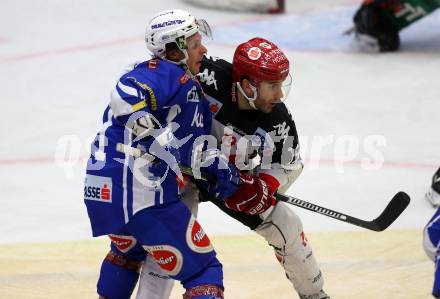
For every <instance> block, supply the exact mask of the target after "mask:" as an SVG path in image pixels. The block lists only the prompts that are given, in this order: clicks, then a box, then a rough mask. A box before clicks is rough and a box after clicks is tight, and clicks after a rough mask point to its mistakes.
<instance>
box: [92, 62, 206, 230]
mask: <svg viewBox="0 0 440 299" xmlns="http://www.w3.org/2000/svg"><path fill="white" fill-rule="evenodd" d="M146 115H148V116H150V117H151V119H152V121H153V123H154V130H153V132H149V133H148V134H146V136H139V135H136V134H134V132H136V130H138V129H147V128H145V127H144V125H145V124H144V123H143V122H139V120H140V119H142V118H143V117H145V116H146ZM211 118H212V116H211V112H210V110H209V107H208V104H207V101H206V100H205V98H204V95H203V93H202V90H201V87H200V84H199V83H198V82H197V81H196V79H193V78H191V77H190V76H189V75H188V74H186V73H185V71H184V70H183V69H182V68H181V67H179V66H177V65H175V64H172V63H170V62H168V61H165V60H159V59H153V60H149V61H145V62H142V63H139V64H135V65H134V66H133V67H131V68H130V70H128V71H127V72H126V73H125V74H124V75H123V76H122V77H121V78H120V80H119V81H118V83H117V85H116V87H115V88H114V90H113V91H112V93H111V99H110V104H109V105H108V107H107V108H106V110H105V112H104V116H103V128H102V130H101V131H100V132H99V133H98V134H97V136H96V138H95V140H94V142H93V143H92V151H91V156H90V158H89V160H88V165H87V174H86V179H85V186H84V201H85V204H86V206H87V211H88V214H89V218H90V221H91V224H92V231H93V235H94V236H99V235H104V234H109V233H117V232H119V231H120V230H121V229H122V228H123V227H124V225H125V224H126V223H127V222H128V221H129V220H130V218H131V217H132V216H133V215H134V214H136V213H137V212H139V211H140V210H142V209H145V208H152V207H154V206H156V205H163V204H167V203H171V202H173V201H176V200H179V196H178V187H177V181H176V173H175V172H174V171H173V170H172V169H173V167H174V168H175V167H176V166H177V165H178V164H179V163H181V164H185V165H190V161H191V152H192V150H193V143H194V140H195V139H196V138H197V137H199V136H201V135H208V134H209V132H210V128H211ZM141 131H142V130H141ZM171 144H173V145H171ZM121 145H123V147H125V148H136V149H138V150H139V151H141V152H149V153H152V154H154V155H155V156H156V157H159V158H156V159H155V161H154V162H151V161H149V160H146V159H144V158H142V157H136V156H133V155H130V154H127V153H124V152H121V150H120V149H121ZM164 157H166V159H165V158H164Z"/></svg>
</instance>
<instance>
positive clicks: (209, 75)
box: [197, 69, 218, 90]
mask: <svg viewBox="0 0 440 299" xmlns="http://www.w3.org/2000/svg"><path fill="white" fill-rule="evenodd" d="M197 77H199V80H200V82H202V83H205V84H206V85H208V86H211V85H214V88H215V90H218V88H217V80H216V79H215V71H211V72H209V70H208V69H204V70H203V72H201V73H198V74H197Z"/></svg>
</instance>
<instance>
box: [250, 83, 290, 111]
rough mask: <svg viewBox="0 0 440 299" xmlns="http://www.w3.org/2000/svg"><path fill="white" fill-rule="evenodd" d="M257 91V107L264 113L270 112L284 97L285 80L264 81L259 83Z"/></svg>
mask: <svg viewBox="0 0 440 299" xmlns="http://www.w3.org/2000/svg"><path fill="white" fill-rule="evenodd" d="M257 92H258V93H257V98H256V99H255V107H257V109H258V110H260V111H262V112H264V113H269V112H271V111H272V109H273V107H275V105H276V104H278V103H281V100H282V99H283V97H284V91H283V81H282V80H278V81H262V82H260V83H259V84H258V87H257Z"/></svg>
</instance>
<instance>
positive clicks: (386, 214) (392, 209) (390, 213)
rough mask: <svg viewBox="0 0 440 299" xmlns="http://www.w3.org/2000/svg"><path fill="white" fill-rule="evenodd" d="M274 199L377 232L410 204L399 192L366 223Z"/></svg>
mask: <svg viewBox="0 0 440 299" xmlns="http://www.w3.org/2000/svg"><path fill="white" fill-rule="evenodd" d="M180 169H181V171H182V172H183V173H185V174H187V175H189V176H193V172H192V169H191V168H190V167H187V166H183V165H180ZM202 176H203V174H202ZM202 179H204V180H207V181H208V180H209V179H208V178H207V177H206V176H203V177H202ZM275 198H276V199H277V200H279V201H283V202H285V203H288V204H291V205H294V206H297V207H300V208H303V209H306V210H309V211H311V212H315V213H319V214H322V215H324V216H327V217H331V218H334V219H337V220H339V221H342V222H347V223H350V224H353V225H356V226H360V227H363V228H366V229H369V230H374V231H377V232H380V231H383V230H385V229H386V228H387V227H389V226H390V225H391V224H392V223H393V222H394V221H395V220H396V219H397V218H398V217H399V216H400V214H402V212H403V211H404V210H405V209H406V207H407V206H408V205H409V203H410V197H409V195H408V194H406V193H405V192H403V191H400V192H398V193H397V194H396V195H394V197H393V198H392V199H391V201H390V202H389V203H388V205H387V207H386V208H385V210H383V212H382V213H381V214H380V215H379V217H377V218H376V219H374V220H371V221H366V220H362V219H359V218H356V217H353V216H350V215H347V214H344V213H341V212H337V211H334V210H330V209H327V208H325V207H321V206H318V205H316V204H313V203H310V202H307V201H305V200H302V199H299V198H296V197H293V196H290V195H285V194H280V193H275Z"/></svg>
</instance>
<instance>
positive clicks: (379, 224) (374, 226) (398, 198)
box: [275, 191, 410, 232]
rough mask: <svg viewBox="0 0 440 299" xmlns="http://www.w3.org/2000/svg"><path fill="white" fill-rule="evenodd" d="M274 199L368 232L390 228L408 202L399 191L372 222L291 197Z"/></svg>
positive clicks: (283, 195)
mask: <svg viewBox="0 0 440 299" xmlns="http://www.w3.org/2000/svg"><path fill="white" fill-rule="evenodd" d="M275 197H276V199H277V200H279V201H283V202H286V203H289V204H291V205H294V206H297V207H300V208H303V209H306V210H309V211H312V212H315V213H319V214H322V215H325V216H328V217H331V218H334V219H337V220H340V221H343V222H347V223H350V224H353V225H356V226H360V227H363V228H366V229H369V230H374V231H376V232H381V231H383V230H385V229H386V228H387V227H388V226H390V225H391V224H392V223H393V222H394V220H396V219H397V218H398V217H399V216H400V214H402V212H403V211H404V210H405V209H406V207H407V206H408V205H409V202H410V198H409V196H408V194H406V193H405V192H403V191H400V192H398V193H397V194H396V195H394V197H393V198H392V199H391V201H390V202H389V203H388V205H387V207H386V208H385V210H383V212H382V213H381V214H380V215H379V217H377V218H376V219H374V220H371V221H367V220H362V219H359V218H356V217H353V216H349V215H347V214H343V213H340V212H337V211H333V210H330V209H327V208H324V207H321V206H318V205H316V204H313V203H310V202H307V201H304V200H302V199H299V198H296V197H293V196H289V195H285V194H279V193H276V194H275Z"/></svg>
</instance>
